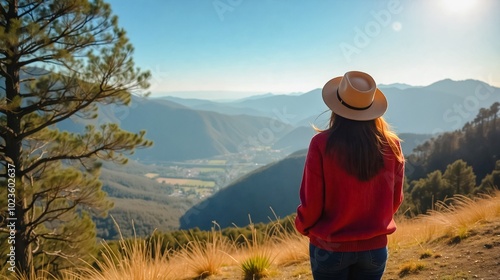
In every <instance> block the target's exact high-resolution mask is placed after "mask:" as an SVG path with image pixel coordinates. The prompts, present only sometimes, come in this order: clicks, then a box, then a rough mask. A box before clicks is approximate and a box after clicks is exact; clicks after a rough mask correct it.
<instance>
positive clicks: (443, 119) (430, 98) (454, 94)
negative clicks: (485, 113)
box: [159, 79, 500, 134]
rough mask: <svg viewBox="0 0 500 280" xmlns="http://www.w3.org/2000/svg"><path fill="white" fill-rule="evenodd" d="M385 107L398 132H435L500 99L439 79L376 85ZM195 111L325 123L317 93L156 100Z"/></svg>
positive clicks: (486, 88) (489, 90)
mask: <svg viewBox="0 0 500 280" xmlns="http://www.w3.org/2000/svg"><path fill="white" fill-rule="evenodd" d="M380 88H381V90H382V91H383V92H384V94H385V95H386V96H387V100H388V102H389V108H388V110H387V112H386V114H385V118H386V120H387V121H388V122H389V123H390V124H391V125H392V126H393V127H394V128H395V129H396V130H397V131H398V132H399V133H424V134H434V133H440V132H443V131H450V130H455V129H459V128H461V127H462V126H463V125H464V124H465V123H466V122H468V121H471V120H472V119H473V118H474V116H475V113H476V112H477V110H479V108H482V107H487V106H489V105H490V104H492V103H494V102H495V101H500V88H497V87H493V86H490V85H488V84H487V83H484V82H482V81H478V80H463V81H453V80H450V79H445V80H441V81H438V82H435V83H433V84H431V85H428V86H410V85H406V84H391V85H381V87H380ZM159 99H167V100H171V101H173V102H176V103H179V104H182V105H184V106H187V107H189V108H192V109H196V110H206V111H217V112H220V113H223V114H228V115H239V114H247V115H254V116H266V117H271V118H275V119H278V120H280V121H282V122H285V123H287V124H292V125H294V126H301V125H302V126H304V125H306V126H307V125H308V124H314V125H316V126H318V127H320V128H324V127H325V126H326V125H327V120H328V117H329V113H328V108H327V107H326V106H325V104H324V103H323V101H322V98H321V89H314V90H311V91H309V92H306V93H303V94H301V95H268V94H267V95H263V96H260V97H259V98H253V99H243V100H236V101H232V102H215V101H207V100H199V99H182V98H178V97H161V98H159Z"/></svg>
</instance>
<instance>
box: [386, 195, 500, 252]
mask: <svg viewBox="0 0 500 280" xmlns="http://www.w3.org/2000/svg"><path fill="white" fill-rule="evenodd" d="M498 216H500V192H498V191H497V192H496V193H495V194H493V195H491V196H490V195H484V196H482V197H480V198H475V199H472V198H469V197H466V196H461V195H458V196H455V197H453V198H450V199H448V200H447V201H445V202H444V203H438V204H437V207H436V210H433V211H430V212H429V213H428V214H426V215H422V216H419V217H417V218H414V219H399V221H398V230H397V231H396V232H395V233H394V234H392V235H390V236H389V247H390V248H394V249H397V248H403V249H404V248H405V247H408V246H414V245H418V244H425V243H428V242H430V241H432V240H435V239H438V238H444V237H446V238H449V239H450V241H453V240H455V241H459V240H462V239H465V238H467V237H468V235H469V233H470V231H471V230H472V229H473V228H474V227H476V226H477V225H479V224H481V223H485V222H488V221H491V220H492V219H494V218H495V217H498Z"/></svg>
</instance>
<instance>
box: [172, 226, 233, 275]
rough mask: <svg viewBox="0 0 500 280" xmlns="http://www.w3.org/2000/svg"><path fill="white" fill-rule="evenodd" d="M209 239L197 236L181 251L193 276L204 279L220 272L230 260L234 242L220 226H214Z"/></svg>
mask: <svg viewBox="0 0 500 280" xmlns="http://www.w3.org/2000/svg"><path fill="white" fill-rule="evenodd" d="M210 235H211V236H210V238H209V241H201V240H199V239H197V238H195V237H193V240H192V241H191V242H189V243H188V244H187V245H186V246H184V248H183V249H182V250H181V252H180V256H181V258H182V259H184V260H185V262H186V263H187V266H188V268H189V270H190V272H191V273H194V277H193V278H197V279H204V278H207V277H208V276H211V275H215V274H218V273H219V271H220V269H221V267H222V266H223V265H225V264H226V263H227V262H228V261H230V257H229V252H231V251H233V249H234V244H233V243H231V242H230V241H229V239H227V238H226V237H224V236H222V233H221V231H220V228H219V229H218V230H216V229H215V226H214V227H212V231H211V233H210Z"/></svg>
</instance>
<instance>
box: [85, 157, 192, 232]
mask: <svg viewBox="0 0 500 280" xmlns="http://www.w3.org/2000/svg"><path fill="white" fill-rule="evenodd" d="M146 170H148V169H147V168H146V167H144V166H143V165H140V164H138V163H135V162H131V163H130V165H129V166H124V167H121V168H120V167H116V166H113V165H109V164H108V165H106V167H104V168H102V170H101V176H100V179H101V181H102V183H103V186H102V188H103V190H104V191H106V193H107V194H108V197H109V198H110V200H111V201H113V202H114V207H113V209H111V210H110V211H109V215H108V216H107V217H105V218H95V219H94V221H95V223H96V227H97V235H98V237H100V238H104V239H106V240H109V239H117V238H119V237H120V236H119V234H118V231H117V229H116V225H115V222H114V221H113V218H114V219H115V221H116V222H117V223H118V224H119V225H120V227H121V230H122V233H123V235H124V236H134V226H135V233H136V234H137V235H138V236H146V235H148V234H150V233H151V232H153V231H154V230H155V229H158V230H163V231H166V230H172V229H177V228H179V217H180V216H181V215H182V213H183V211H185V210H187V209H189V208H190V207H191V206H192V205H193V204H194V202H193V201H192V200H191V199H187V198H180V197H177V196H172V195H171V194H172V192H173V190H172V187H170V186H168V185H165V184H160V183H158V182H156V181H155V180H151V179H149V178H147V177H145V176H144V172H145V171H146Z"/></svg>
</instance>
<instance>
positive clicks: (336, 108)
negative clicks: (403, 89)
mask: <svg viewBox="0 0 500 280" xmlns="http://www.w3.org/2000/svg"><path fill="white" fill-rule="evenodd" d="M342 78H343V77H336V78H333V79H331V80H330V81H328V82H327V83H326V84H325V86H324V87H323V91H322V95H323V101H324V102H325V104H326V106H328V108H330V110H332V111H333V112H334V113H335V114H337V115H339V116H342V117H344V118H347V119H351V120H355V121H369V120H374V119H376V118H378V117H381V116H382V115H383V114H384V113H385V111H387V98H386V97H385V95H384V94H383V93H382V91H380V90H379V89H378V88H377V89H376V90H375V94H374V97H373V103H372V105H371V106H370V107H369V108H368V109H364V110H355V109H350V108H348V107H346V106H345V105H343V104H342V103H340V100H339V99H338V97H337V90H338V88H339V84H340V81H341V80H342Z"/></svg>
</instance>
